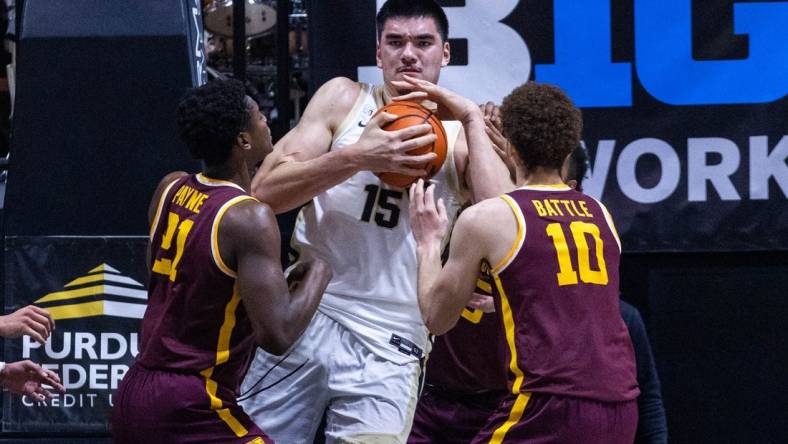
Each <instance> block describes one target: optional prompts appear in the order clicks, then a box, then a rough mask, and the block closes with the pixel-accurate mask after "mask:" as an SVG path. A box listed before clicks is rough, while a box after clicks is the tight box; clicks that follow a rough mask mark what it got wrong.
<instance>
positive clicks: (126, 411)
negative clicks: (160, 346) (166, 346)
mask: <svg viewBox="0 0 788 444" xmlns="http://www.w3.org/2000/svg"><path fill="white" fill-rule="evenodd" d="M207 390H208V387H206V380H205V378H203V377H202V376H199V375H188V374H181V373H171V372H166V371H157V370H149V369H146V368H144V367H142V366H140V365H138V364H134V365H133V366H132V367H131V368H130V369H129V371H128V373H126V376H125V377H124V378H123V381H122V382H121V384H120V387H119V388H118V391H117V393H116V395H115V400H114V407H113V409H112V437H113V442H114V443H116V444H125V443H145V444H158V443H161V444H165V443H166V444H186V443H198V442H199V443H217V444H218V443H238V444H246V443H250V444H271V443H273V441H272V440H271V439H270V438H268V436H266V435H265V434H264V433H263V432H262V430H260V428H259V427H257V426H256V425H255V424H254V423H253V422H252V420H251V419H250V418H249V416H248V415H247V414H246V413H244V411H243V409H241V407H240V406H238V405H237V404H236V403H235V395H234V394H233V393H232V391H231V390H227V389H224V388H222V387H221V386H220V387H218V388H216V389H215V390H216V398H219V399H221V404H222V405H221V407H220V408H211V398H210V395H209V393H208V391H207ZM228 400H230V401H228ZM216 402H217V401H216V400H214V407H216Z"/></svg>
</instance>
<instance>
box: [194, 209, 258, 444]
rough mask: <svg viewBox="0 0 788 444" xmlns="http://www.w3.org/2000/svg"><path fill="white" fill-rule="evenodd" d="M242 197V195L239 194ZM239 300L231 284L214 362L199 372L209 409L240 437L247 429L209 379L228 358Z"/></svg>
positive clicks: (234, 287)
mask: <svg viewBox="0 0 788 444" xmlns="http://www.w3.org/2000/svg"><path fill="white" fill-rule="evenodd" d="M240 197H244V196H240ZM240 302H241V295H240V293H239V291H238V284H237V283H236V284H235V285H234V286H233V296H232V297H231V298H230V301H229V302H228V303H227V305H226V306H225V308H224V321H223V322H222V326H221V327H220V328H219V338H218V341H217V345H216V363H215V364H214V365H213V366H212V367H209V368H207V369H205V370H203V371H201V372H200V374H201V375H202V376H203V377H204V378H205V391H206V393H207V394H208V398H209V399H210V401H211V410H215V411H216V414H218V415H219V418H221V419H222V421H224V422H225V423H226V424H227V425H228V426H229V427H230V429H231V430H232V431H233V433H235V436H237V437H239V438H241V437H244V436H246V435H247V434H248V433H249V431H248V430H246V428H245V427H244V426H243V425H242V424H241V422H240V421H238V419H237V418H236V417H235V416H233V414H232V412H230V409H228V408H225V407H224V403H223V402H222V400H221V399H220V398H219V397H218V396H216V390H217V388H218V384H217V383H216V381H214V380H213V379H211V377H212V376H213V370H214V369H215V368H216V366H218V365H221V364H224V363H225V362H227V361H228V360H229V359H230V339H231V338H232V334H233V329H234V328H235V325H236V317H235V312H236V310H237V308H238V304H239V303H240Z"/></svg>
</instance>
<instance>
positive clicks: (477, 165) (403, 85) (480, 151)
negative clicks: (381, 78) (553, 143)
mask: <svg viewBox="0 0 788 444" xmlns="http://www.w3.org/2000/svg"><path fill="white" fill-rule="evenodd" d="M404 78H405V79H406V81H396V82H394V84H395V85H396V86H397V87H398V88H400V89H403V90H406V89H409V90H412V91H413V92H411V93H409V94H406V95H404V96H402V97H398V98H397V99H398V100H424V99H428V100H433V101H435V102H438V103H439V104H440V105H442V106H443V107H444V108H446V110H447V111H448V112H449V113H450V114H452V115H453V116H454V118H455V119H457V120H459V121H460V122H461V123H462V126H463V128H464V135H465V138H464V139H461V140H459V141H458V143H462V142H465V143H466V144H467V158H468V162H467V164H466V167H465V169H464V171H459V173H460V175H461V176H462V177H464V178H465V182H466V184H467V185H468V186H469V187H470V189H471V192H472V195H473V201H474V202H481V201H482V200H484V199H489V198H491V197H496V196H499V195H501V194H503V193H506V192H509V191H511V190H512V189H513V188H514V184H513V183H512V181H511V179H510V178H509V170H508V169H507V168H506V165H505V164H504V162H503V161H502V160H501V158H500V157H499V156H498V155H497V154H496V153H495V150H494V149H493V147H492V142H490V138H489V137H488V136H487V130H486V128H485V122H484V114H483V112H482V110H480V109H479V107H478V106H477V105H476V104H475V103H473V101H471V100H470V99H467V98H465V97H463V96H461V95H459V94H457V93H455V92H453V91H450V90H448V89H446V88H443V87H441V86H438V85H435V84H433V83H430V82H428V81H426V80H420V79H416V78H413V77H409V76H404ZM457 151H458V152H461V151H462V150H460V149H457ZM463 163H464V162H458V165H459V164H463Z"/></svg>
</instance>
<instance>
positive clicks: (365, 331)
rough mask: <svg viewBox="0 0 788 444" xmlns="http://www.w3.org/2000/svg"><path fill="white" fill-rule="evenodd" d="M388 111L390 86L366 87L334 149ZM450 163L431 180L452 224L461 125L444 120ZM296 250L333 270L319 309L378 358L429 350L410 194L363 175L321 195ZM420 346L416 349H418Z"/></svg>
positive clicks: (303, 219)
mask: <svg viewBox="0 0 788 444" xmlns="http://www.w3.org/2000/svg"><path fill="white" fill-rule="evenodd" d="M381 106H383V88H382V87H380V86H371V85H369V84H361V93H360V94H359V97H358V99H357V100H356V103H355V104H354V105H353V108H352V109H351V111H350V113H348V115H347V117H346V118H345V120H344V121H343V123H342V125H341V126H340V127H339V128H338V130H337V131H336V133H335V138H334V141H333V143H332V145H331V149H332V150H340V149H342V148H343V147H344V146H346V145H349V144H352V143H355V142H356V141H357V140H358V138H359V137H360V136H361V133H362V131H363V130H364V127H365V126H366V124H367V122H368V121H369V119H370V118H371V117H372V115H373V114H374V113H375V111H377V110H378V108H380V107H381ZM443 125H444V127H445V129H446V135H447V140H448V144H447V145H448V150H447V154H446V161H445V162H444V164H443V167H442V168H441V170H440V171H439V172H438V173H437V174H436V175H435V176H434V177H433V178H432V179H431V180H432V182H434V183H435V184H436V186H437V188H436V190H435V198H436V199H437V198H439V197H440V198H443V202H444V203H445V205H446V212H447V214H448V215H449V219H450V223H453V222H454V219H455V218H456V216H457V213H458V211H459V208H460V205H461V204H462V201H464V199H463V198H462V197H461V194H460V189H459V182H458V177H457V170H456V168H455V165H454V144H455V142H456V140H457V136H458V135H459V132H460V130H461V129H462V126H461V125H460V123H459V122H457V121H448V122H443ZM291 244H292V247H293V248H294V249H295V250H296V251H297V252H298V254H299V258H300V259H299V260H303V259H309V258H312V257H319V258H322V259H323V260H325V261H327V262H328V264H329V265H330V266H331V270H332V271H333V279H332V280H331V282H330V283H329V284H328V288H327V289H326V293H325V295H324V296H323V300H322V302H321V303H320V307H319V310H320V311H321V312H323V313H324V314H325V315H326V316H328V317H330V318H332V319H334V320H335V321H336V322H339V323H340V324H342V325H344V326H345V327H346V328H348V329H349V330H350V331H352V332H353V333H355V334H356V335H357V337H358V338H359V340H361V341H362V342H363V343H364V344H365V345H366V346H368V347H369V348H370V350H373V351H374V352H375V353H376V354H379V355H380V356H382V357H384V358H387V359H390V360H392V361H394V362H398V363H404V362H408V361H412V360H414V359H417V358H421V357H422V356H423V354H426V353H428V352H429V347H430V345H429V341H428V332H427V329H426V327H425V326H424V323H423V321H422V318H421V312H420V311H419V304H418V300H417V295H416V291H417V286H416V278H417V262H416V244H415V240H414V238H413V235H412V234H411V230H410V220H409V216H408V192H407V190H402V189H397V188H394V187H391V186H389V185H386V184H385V183H383V182H382V181H381V180H380V179H379V178H378V177H377V176H376V175H375V174H373V173H371V172H369V171H361V172H359V173H357V174H355V175H354V176H352V177H351V178H350V179H348V180H346V181H345V182H342V183H341V184H339V185H336V186H335V187H333V188H330V189H328V190H327V191H325V192H323V193H322V194H320V195H318V196H316V197H315V198H314V199H313V200H312V202H311V203H309V204H307V205H306V206H305V207H304V208H302V209H301V212H300V213H299V215H298V219H297V221H296V225H295V228H294V231H293V238H292V242H291ZM414 346H415V347H414Z"/></svg>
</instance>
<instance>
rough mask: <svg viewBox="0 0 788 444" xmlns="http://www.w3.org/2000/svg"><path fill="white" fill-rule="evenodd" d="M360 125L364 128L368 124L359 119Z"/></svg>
mask: <svg viewBox="0 0 788 444" xmlns="http://www.w3.org/2000/svg"><path fill="white" fill-rule="evenodd" d="M358 126H360V127H362V128H364V127H365V126H367V124H366V123H364V122H362V121H360V120H359V121H358Z"/></svg>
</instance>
